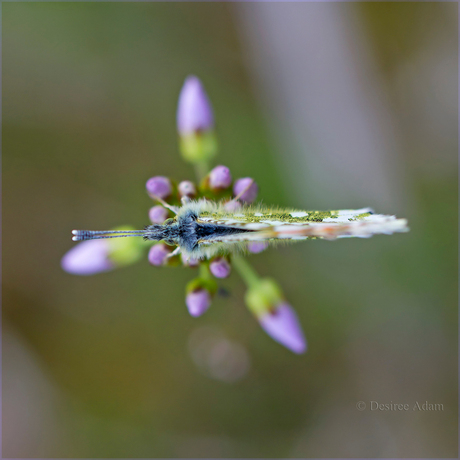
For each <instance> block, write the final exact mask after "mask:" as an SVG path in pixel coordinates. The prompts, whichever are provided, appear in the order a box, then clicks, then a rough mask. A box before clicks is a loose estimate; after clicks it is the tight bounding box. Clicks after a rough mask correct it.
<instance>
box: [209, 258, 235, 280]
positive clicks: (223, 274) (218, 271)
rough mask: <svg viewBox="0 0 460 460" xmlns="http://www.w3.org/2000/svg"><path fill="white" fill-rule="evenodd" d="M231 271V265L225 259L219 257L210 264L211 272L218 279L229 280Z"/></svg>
mask: <svg viewBox="0 0 460 460" xmlns="http://www.w3.org/2000/svg"><path fill="white" fill-rule="evenodd" d="M231 269H232V268H231V265H230V264H229V263H228V261H227V259H225V258H223V257H218V258H217V259H214V260H213V261H212V262H211V263H210V264H209V270H211V273H212V274H213V275H214V276H215V277H216V278H227V277H228V276H229V275H230V271H231Z"/></svg>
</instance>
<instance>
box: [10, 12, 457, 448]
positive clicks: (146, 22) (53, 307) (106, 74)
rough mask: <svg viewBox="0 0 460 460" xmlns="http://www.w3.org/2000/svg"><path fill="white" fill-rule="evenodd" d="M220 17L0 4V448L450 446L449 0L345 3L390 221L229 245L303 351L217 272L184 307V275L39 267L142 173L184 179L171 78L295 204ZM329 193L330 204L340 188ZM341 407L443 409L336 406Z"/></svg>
mask: <svg viewBox="0 0 460 460" xmlns="http://www.w3.org/2000/svg"><path fill="white" fill-rule="evenodd" d="M305 5H306V6H304V7H303V8H308V7H309V5H310V4H305ZM325 7H328V8H342V9H344V8H346V6H344V5H343V4H342V5H337V4H329V5H325ZM238 8H239V6H238V5H233V6H232V5H229V4H225V3H212V4H210V3H133V4H130V3H5V4H3V9H2V12H3V30H2V33H3V36H2V38H3V45H2V50H3V153H4V155H3V271H4V273H3V333H4V336H3V366H4V368H3V396H4V400H3V455H4V456H5V457H13V456H16V457H26V456H34V457H50V456H56V457H180V456H191V457H219V456H225V457H263V456H269V457H288V456H296V457H301V456H312V457H313V456H338V457H339V456H342V457H345V456H350V457H353V456H356V457H359V456H361V457H373V456H382V457H396V456H399V457H404V456H412V457H422V456H425V457H428V456H431V457H442V456H445V457H446V456H450V457H455V456H456V449H457V367H456V365H457V306H456V305H457V176H456V172H457V160H456V155H457V142H458V138H457V135H456V126H457V115H456V114H457V112H456V110H452V107H454V108H455V109H456V107H457V105H456V104H457V100H458V98H457V74H456V72H457V67H456V65H450V64H451V63H452V60H454V61H455V59H456V53H457V48H456V43H457V28H456V23H455V18H456V17H457V16H456V15H457V9H456V8H457V6H456V5H455V4H434V3H430V4H415V3H410V4H409V3H407V4H394V3H386V4H365V5H362V6H360V7H357V6H352V5H350V8H354V9H353V13H352V16H353V18H354V20H355V21H357V23H359V25H360V30H361V31H362V30H364V31H365V33H366V34H367V35H366V37H367V38H368V42H367V46H368V47H369V48H370V49H371V52H372V56H373V57H374V59H375V62H376V72H377V73H376V75H378V79H379V84H381V85H383V86H385V88H386V92H385V94H386V95H388V98H389V100H386V101H385V103H386V105H387V107H389V108H390V118H391V119H392V120H393V121H394V123H395V124H396V125H398V126H402V127H403V128H404V129H400V130H399V131H398V133H399V134H398V135H399V139H398V142H399V145H400V146H402V149H400V153H398V155H399V156H400V157H399V164H401V165H403V171H398V172H397V173H398V179H397V181H399V182H398V184H397V185H398V186H400V187H401V189H402V190H405V193H406V194H407V196H405V197H402V198H401V202H402V203H403V204H401V208H400V209H398V210H397V211H398V214H401V217H407V218H409V223H410V226H411V232H410V233H409V234H406V235H394V236H391V237H384V236H382V237H375V238H372V239H370V240H365V241H351V240H350V241H339V242H336V243H328V242H322V241H311V242H306V243H303V245H302V246H300V245H296V246H286V247H281V248H280V249H279V250H271V251H266V252H264V253H262V254H260V255H256V256H253V262H254V265H255V266H257V268H258V270H259V272H260V273H261V274H263V275H266V274H267V275H268V274H270V275H272V276H275V277H276V278H277V279H278V280H279V281H280V284H282V285H283V287H284V290H285V292H286V293H288V297H289V298H288V300H289V302H290V303H291V304H292V305H295V307H296V310H297V312H298V314H299V317H300V320H301V322H302V324H303V326H304V328H305V331H306V334H307V337H308V340H309V346H310V349H309V351H308V352H307V353H306V354H305V355H304V356H301V357H299V356H296V355H293V354H291V353H290V352H289V351H287V350H284V349H283V348H282V347H280V346H279V345H277V344H275V343H274V342H272V341H271V340H270V339H269V338H268V337H266V336H265V334H264V333H263V332H261V331H260V328H259V326H258V324H257V323H256V321H255V320H254V319H253V318H252V317H251V316H250V315H249V314H248V313H247V311H246V309H245V307H244V305H243V302H242V301H241V299H242V297H243V288H242V286H241V285H240V283H239V281H238V279H237V278H236V277H233V276H232V277H230V278H229V279H228V280H225V281H224V282H223V283H222V285H223V286H225V288H226V290H227V293H228V294H229V295H227V296H222V297H220V298H218V299H216V300H215V301H214V302H213V305H212V307H211V308H210V310H209V311H208V312H207V313H206V314H205V315H204V316H203V317H202V318H200V319H199V320H196V319H194V318H191V317H190V316H189V315H188V314H187V311H186V306H185V304H184V299H183V285H184V283H186V282H187V281H188V280H189V279H190V278H191V276H190V271H189V270H190V269H178V268H177V269H174V268H171V269H167V268H163V269H156V268H154V267H151V266H149V264H148V262H147V260H143V261H141V262H140V263H139V264H137V265H135V266H132V267H129V268H126V269H120V270H118V271H116V272H112V273H107V274H101V275H97V276H94V277H88V278H80V277H72V276H70V275H68V274H66V273H64V272H63V271H62V270H61V268H60V265H59V261H60V258H61V256H62V254H64V253H65V251H67V250H68V249H69V248H70V247H71V245H72V242H71V234H70V230H72V229H74V228H95V229H96V228H112V227H115V226H118V225H120V223H124V222H129V223H130V224H132V225H133V226H135V227H136V228H141V227H142V226H143V225H145V224H147V223H148V216H147V210H148V208H149V206H150V205H151V203H150V201H149V199H148V197H146V195H145V193H144V185H145V181H146V180H147V179H148V178H149V177H151V176H153V175H166V176H174V177H176V178H177V179H178V180H183V179H185V178H189V177H190V176H191V173H192V171H191V168H190V167H189V166H187V165H186V164H185V163H184V162H183V161H181V159H180V156H179V153H178V144H177V134H176V127H175V110H176V102H177V97H178V93H179V90H180V88H181V85H182V82H183V79H184V77H185V76H186V75H188V74H195V75H198V76H199V77H200V78H201V79H202V80H203V82H204V84H205V86H206V89H207V91H208V93H209V95H210V98H211V99H212V104H213V108H214V112H215V117H216V132H217V135H218V141H219V146H220V153H219V162H220V163H223V164H226V165H227V166H229V167H230V169H231V170H232V173H234V174H235V176H236V177H241V176H251V177H254V178H256V180H257V182H258V184H259V185H260V196H261V197H262V198H263V200H264V202H265V203H270V204H272V203H273V204H276V203H279V204H280V205H296V206H299V204H302V207H305V208H308V207H310V206H309V203H311V202H314V201H315V199H316V198H315V197H314V196H311V197H304V196H291V195H290V194H289V193H288V192H287V191H288V190H289V186H288V184H286V182H285V180H284V179H285V178H284V177H282V176H281V174H280V171H279V169H278V168H277V166H276V165H277V164H278V161H279V160H278V158H279V157H281V161H287V159H286V157H283V153H284V152H283V151H281V149H279V148H278V147H275V146H274V145H272V144H271V143H270V142H271V140H272V133H271V128H270V129H269V127H268V126H267V125H266V120H265V118H264V113H263V111H261V110H260V106H259V105H258V103H257V99H256V94H258V91H255V87H256V86H257V88H258V85H257V83H256V80H250V77H249V75H250V74H251V60H250V59H248V55H247V43H246V42H245V40H246V39H245V38H244V37H247V35H244V34H241V29H242V27H243V26H242V23H241V22H240V19H241V14H244V11H243V13H241V11H239V12H238V14H235V11H238ZM254 8H257V6H254ZM299 8H300V7H299ZM449 18H450V19H449ZM285 26H286V27H288V26H289V25H288V24H286V25H285ZM435 38H436V40H437V41H435ZM435 44H436V46H438V47H439V49H442V50H443V51H444V53H440V54H439V53H433V52H430V50H432V47H433V46H435ZM318 46H321V44H320V43H319V44H318ZM353 52H355V53H356V54H355V60H356V61H355V65H360V60H359V59H360V55H359V50H353ZM267 59H270V56H268V57H267ZM324 59H333V57H331V56H328V55H327V54H325V55H324ZM443 63H444V64H443ZM452 69H454V70H452ZM376 75H369V76H368V78H369V79H374V78H375V76H376ZM315 90H316V89H315V88H312V87H305V88H304V91H305V92H308V91H315ZM272 97H273V98H274V99H277V100H279V99H280V98H281V99H282V97H283V94H273V95H272ZM376 110H378V107H377V108H376ZM421 127H423V129H421ZM306 129H308V127H306ZM328 135H329V136H331V137H333V136H334V132H328ZM310 155H311V156H312V160H313V157H314V155H315V150H314V149H312V151H311V153H310ZM307 160H308V158H307ZM350 161H351V160H350ZM354 166H355V167H356V168H358V167H359V165H358V164H356V165H354ZM297 174H302V171H297ZM305 174H306V177H307V171H305ZM395 174H396V172H395ZM329 179H330V178H329ZM339 179H340V171H337V179H336V181H338V180H339ZM316 180H320V179H316ZM341 186H342V194H341V196H340V197H338V198H337V199H338V200H339V199H340V200H341V202H343V201H344V200H346V199H347V197H348V199H349V200H350V201H351V200H352V199H354V198H355V195H353V194H351V193H350V194H349V192H347V183H341ZM369 193H370V194H372V191H371V190H370V189H369ZM362 199H363V201H364V202H365V204H367V205H371V206H372V205H373V203H366V199H367V196H366V195H365V194H364V196H363V198H362ZM303 203H305V204H303ZM404 203H406V204H407V203H409V204H410V206H409V205H404ZM361 205H362V204H361V203H359V204H357V206H361ZM352 206H354V203H353V202H350V207H352ZM329 207H330V208H335V207H336V204H335V203H334V202H332V201H331V202H330V204H329ZM379 211H382V212H386V213H389V212H393V210H392V209H383V210H379ZM197 321H199V322H197ZM361 400H362V401H365V402H367V403H369V401H371V400H375V401H378V402H381V403H389V402H390V401H393V402H397V403H411V404H413V403H414V402H415V401H419V402H421V403H423V402H425V401H426V400H428V401H429V402H432V403H441V404H443V407H444V410H443V411H437V412H426V413H423V412H414V411H409V412H405V413H394V412H376V411H374V412H371V411H370V410H366V411H358V410H357V409H356V403H357V402H358V401H361Z"/></svg>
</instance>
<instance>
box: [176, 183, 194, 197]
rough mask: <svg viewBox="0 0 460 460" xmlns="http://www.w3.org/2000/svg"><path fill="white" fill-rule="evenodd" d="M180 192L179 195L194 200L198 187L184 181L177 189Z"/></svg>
mask: <svg viewBox="0 0 460 460" xmlns="http://www.w3.org/2000/svg"><path fill="white" fill-rule="evenodd" d="M177 189H178V191H179V195H180V196H181V197H182V196H188V197H190V198H193V197H194V196H196V187H195V184H194V183H193V182H190V181H189V180H183V181H182V182H181V183H180V184H179V186H178V187H177Z"/></svg>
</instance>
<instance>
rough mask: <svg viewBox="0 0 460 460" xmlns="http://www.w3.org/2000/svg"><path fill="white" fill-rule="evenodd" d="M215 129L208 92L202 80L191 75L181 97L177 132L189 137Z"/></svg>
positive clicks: (178, 108)
mask: <svg viewBox="0 0 460 460" xmlns="http://www.w3.org/2000/svg"><path fill="white" fill-rule="evenodd" d="M213 127H214V115H213V111H212V107H211V103H210V102H209V99H208V96H207V94H206V91H205V90H204V87H203V85H202V83H201V81H200V79H199V78H197V77H195V76H193V75H191V76H189V77H187V79H186V80H185V82H184V86H183V87H182V90H181V92H180V95H179V103H178V107H177V130H178V132H179V134H180V135H181V136H187V135H189V134H192V133H196V132H202V131H209V130H211V129H212V128H213Z"/></svg>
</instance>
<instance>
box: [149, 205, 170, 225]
mask: <svg viewBox="0 0 460 460" xmlns="http://www.w3.org/2000/svg"><path fill="white" fill-rule="evenodd" d="M168 215H169V214H168V210H167V209H165V208H163V206H153V208H150V211H149V219H150V221H151V222H152V224H162V223H163V222H164V221H165V220H166V219H167V218H168Z"/></svg>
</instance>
